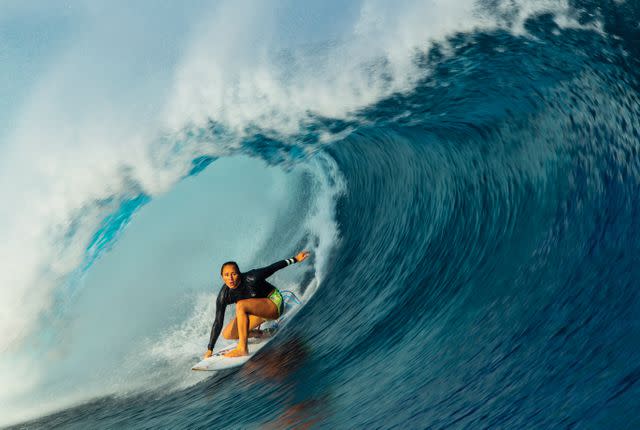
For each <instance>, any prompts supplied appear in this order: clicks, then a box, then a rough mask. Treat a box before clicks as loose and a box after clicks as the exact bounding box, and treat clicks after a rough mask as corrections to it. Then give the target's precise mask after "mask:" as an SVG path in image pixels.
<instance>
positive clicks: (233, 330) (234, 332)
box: [222, 315, 264, 339]
mask: <svg viewBox="0 0 640 430" xmlns="http://www.w3.org/2000/svg"><path fill="white" fill-rule="evenodd" d="M263 322H264V318H260V317H257V316H255V315H249V332H251V330H253V329H254V328H256V327H258V326H260V324H262V323H263ZM222 337H224V338H225V339H238V319H237V318H234V319H233V320H231V322H230V323H229V324H227V326H226V327H225V328H224V330H222ZM249 337H251V335H249Z"/></svg>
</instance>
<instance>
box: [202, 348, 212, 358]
mask: <svg viewBox="0 0 640 430" xmlns="http://www.w3.org/2000/svg"><path fill="white" fill-rule="evenodd" d="M212 355H213V351H211V350H210V349H208V350H207V352H205V353H204V358H205V359H206V358H209V357H211V356H212Z"/></svg>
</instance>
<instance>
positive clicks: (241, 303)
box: [236, 300, 247, 313]
mask: <svg viewBox="0 0 640 430" xmlns="http://www.w3.org/2000/svg"><path fill="white" fill-rule="evenodd" d="M246 310H247V304H246V303H245V301H244V300H240V301H238V303H236V313H238V312H245V311H246Z"/></svg>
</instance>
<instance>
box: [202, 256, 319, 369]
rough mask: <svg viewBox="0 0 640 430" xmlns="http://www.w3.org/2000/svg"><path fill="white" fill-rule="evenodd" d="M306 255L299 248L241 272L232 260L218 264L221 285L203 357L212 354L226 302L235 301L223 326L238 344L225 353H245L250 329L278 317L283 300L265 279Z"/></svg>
mask: <svg viewBox="0 0 640 430" xmlns="http://www.w3.org/2000/svg"><path fill="white" fill-rule="evenodd" d="M308 256H309V252H308V251H301V252H299V253H298V254H297V255H296V256H295V257H293V258H288V259H286V260H282V261H278V262H277V263H274V264H272V265H270V266H267V267H263V268H261V269H253V270H249V271H248V272H244V273H242V272H240V268H239V267H238V264H237V263H236V262H235V261H227V262H226V263H224V264H223V265H222V267H221V268H220V275H221V276H222V280H223V281H224V285H223V286H222V288H220V293H219V294H218V299H217V300H216V317H215V319H214V321H213V326H212V327H211V335H210V336H209V345H208V347H207V352H206V353H205V354H204V358H209V357H211V355H212V354H213V347H214V345H215V343H216V341H217V340H218V336H220V331H221V330H222V324H223V323H224V313H225V310H226V308H227V305H230V304H232V303H235V304H236V317H235V318H234V319H233V320H232V321H231V322H230V323H229V324H228V325H227V326H226V327H225V328H224V330H223V331H222V336H223V337H224V338H225V339H238V346H237V347H236V349H234V350H231V351H229V352H227V353H226V354H224V356H225V357H241V356H243V355H248V350H247V338H248V337H249V331H250V330H252V329H254V328H256V327H258V326H259V325H260V324H262V323H263V322H264V321H265V320H275V319H278V318H280V315H281V314H282V310H283V300H282V295H281V294H280V291H279V290H278V289H277V288H276V287H274V286H273V285H271V284H270V283H269V282H267V281H266V279H267V278H268V277H269V276H271V275H273V274H274V273H275V272H276V271H278V270H280V269H283V268H285V267H287V266H288V265H290V264H294V263H300V262H301V261H304V260H305V259H306V258H307V257H308Z"/></svg>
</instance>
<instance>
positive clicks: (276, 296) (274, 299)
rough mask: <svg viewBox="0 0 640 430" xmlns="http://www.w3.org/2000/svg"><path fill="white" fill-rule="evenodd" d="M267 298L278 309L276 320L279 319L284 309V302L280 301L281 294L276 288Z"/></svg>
mask: <svg viewBox="0 0 640 430" xmlns="http://www.w3.org/2000/svg"><path fill="white" fill-rule="evenodd" d="M267 298H268V299H269V300H271V301H272V302H273V303H275V304H276V307H277V308H278V318H280V316H281V315H282V311H283V308H284V300H283V299H282V294H280V290H278V289H277V288H274V289H273V291H272V292H271V294H269V297H267Z"/></svg>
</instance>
